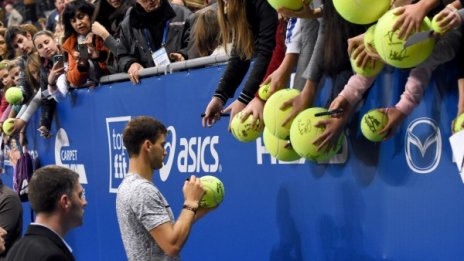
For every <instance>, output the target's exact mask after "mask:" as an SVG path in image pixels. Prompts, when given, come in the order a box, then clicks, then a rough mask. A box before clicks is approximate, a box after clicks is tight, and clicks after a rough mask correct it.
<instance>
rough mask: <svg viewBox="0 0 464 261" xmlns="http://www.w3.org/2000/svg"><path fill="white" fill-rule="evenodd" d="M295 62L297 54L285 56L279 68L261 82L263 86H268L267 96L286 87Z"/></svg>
mask: <svg viewBox="0 0 464 261" xmlns="http://www.w3.org/2000/svg"><path fill="white" fill-rule="evenodd" d="M297 62H298V54H294V53H287V54H286V55H285V58H284V60H283V61H282V63H281V64H280V66H279V67H278V68H277V69H276V70H275V71H274V72H272V73H271V74H270V75H269V76H268V77H267V78H266V80H264V82H263V84H270V87H269V95H272V94H273V93H274V92H276V91H278V90H281V89H284V88H287V87H288V86H286V85H287V84H288V80H289V79H290V74H291V73H292V71H293V69H294V68H295V65H296V63H297Z"/></svg>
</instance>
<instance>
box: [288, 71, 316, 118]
mask: <svg viewBox="0 0 464 261" xmlns="http://www.w3.org/2000/svg"><path fill="white" fill-rule="evenodd" d="M316 87H317V86H316V84H315V83H314V82H313V81H311V80H307V81H306V84H305V86H304V88H303V90H302V91H301V92H300V94H298V96H296V97H295V98H292V99H290V100H288V101H285V102H284V103H283V104H282V107H281V108H280V109H281V110H285V109H286V108H288V107H292V111H291V112H290V114H289V116H288V117H287V118H286V119H285V120H284V122H283V123H282V126H285V125H286V124H287V123H288V122H290V121H291V120H292V119H293V118H295V117H296V116H297V115H298V114H299V113H300V112H302V111H303V110H305V109H306V108H308V107H309V106H310V105H311V104H312V102H313V100H314V95H315V94H316V90H317V88H316Z"/></svg>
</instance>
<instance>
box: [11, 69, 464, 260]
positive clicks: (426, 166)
mask: <svg viewBox="0 0 464 261" xmlns="http://www.w3.org/2000/svg"><path fill="white" fill-rule="evenodd" d="M223 70H224V66H216V67H209V68H203V69H197V70H191V71H188V72H178V73H173V74H168V75H163V76H155V77H151V78H147V79H143V80H142V84H140V85H137V86H133V85H132V84H130V83H128V82H121V83H112V84H108V85H103V86H100V87H98V88H96V89H90V90H78V91H74V92H72V93H71V95H70V96H69V97H68V98H67V99H66V100H65V101H64V102H62V103H60V104H59V106H58V113H57V117H56V119H55V121H54V125H53V130H52V131H53V133H54V134H55V135H54V136H53V137H52V138H51V139H48V140H44V139H42V138H40V137H38V136H37V135H36V131H35V130H36V129H37V128H38V126H37V118H36V119H35V121H34V122H31V124H30V127H29V129H28V132H29V136H30V137H32V136H33V138H30V143H31V144H30V146H29V147H30V148H29V149H31V150H33V151H34V154H36V155H38V159H39V161H40V163H41V164H42V165H45V164H55V163H58V164H62V165H67V166H70V167H72V168H74V169H76V170H78V172H79V173H80V175H81V182H82V183H83V187H84V188H85V195H86V198H87V200H88V202H89V204H88V206H87V208H86V210H85V224H84V225H83V226H82V227H80V228H77V229H75V230H73V231H72V232H70V233H69V235H68V236H67V238H66V240H67V241H68V242H69V243H70V245H71V246H72V248H73V249H74V252H75V255H76V257H77V259H78V260H125V259H126V257H125V253H124V249H123V246H122V241H121V237H120V233H119V228H118V225H117V220H116V213H115V196H116V194H115V193H112V192H113V191H115V189H116V188H117V186H118V184H119V183H120V181H121V177H122V173H123V172H124V171H125V170H126V168H127V163H128V157H127V153H126V152H125V151H124V149H122V147H121V140H120V137H121V133H122V129H123V127H124V126H125V124H126V122H127V121H128V119H129V118H130V117H134V116H136V115H152V116H155V117H156V118H158V119H160V120H161V121H162V122H164V123H165V124H166V125H167V126H171V127H170V129H171V131H172V133H173V134H172V135H171V136H169V137H168V138H167V142H168V143H167V144H168V150H169V152H168V157H167V159H166V164H165V165H166V166H165V167H164V169H162V170H161V172H157V173H156V174H155V178H154V182H155V184H157V186H158V187H159V188H160V189H161V191H162V192H163V193H164V194H165V196H166V197H167V199H168V201H169V202H170V205H171V206H172V208H173V210H174V213H175V215H177V214H178V213H179V211H180V208H181V206H182V202H183V196H182V184H183V181H184V179H185V178H186V177H188V176H189V175H191V174H195V175H200V176H201V175H206V174H212V175H216V176H217V177H219V178H220V179H221V180H222V181H223V182H224V185H225V194H226V195H225V200H224V202H223V203H222V205H221V206H220V207H219V208H218V209H217V210H216V211H214V212H213V213H211V214H210V215H209V216H207V217H205V218H204V219H203V220H201V221H200V222H198V223H197V224H195V226H194V228H193V230H192V232H191V235H190V238H189V240H188V242H187V244H186V245H185V248H184V249H183V251H182V257H183V259H184V260H233V261H236V260H383V259H387V260H461V259H462V256H464V248H463V247H462V246H463V245H464V203H463V202H461V199H463V198H464V184H463V183H462V181H461V179H460V177H459V175H458V171H457V169H456V167H455V165H454V163H452V153H451V149H450V146H449V142H448V137H449V136H450V129H449V126H450V123H451V121H452V119H453V118H454V117H455V114H456V104H457V90H456V81H455V78H454V77H452V76H451V75H450V74H449V73H448V72H447V71H446V69H445V68H439V70H438V72H436V74H435V76H436V78H435V80H434V81H433V82H432V83H431V84H430V86H429V88H428V89H427V91H426V94H425V97H424V100H423V102H422V103H421V105H420V106H419V107H418V108H417V109H416V110H415V111H414V112H413V113H412V114H411V115H410V116H409V117H408V118H407V119H406V121H405V122H404V124H403V126H402V128H401V129H400V130H399V131H398V134H397V135H396V136H395V137H394V138H393V139H391V140H389V141H386V142H383V143H381V144H374V143H370V142H368V141H366V140H365V139H364V138H363V137H362V136H361V134H360V132H359V130H358V124H359V119H360V117H361V116H362V114H356V115H355V116H354V118H353V123H352V124H351V125H350V126H348V128H347V135H348V143H347V144H348V146H347V147H346V150H345V152H344V153H342V154H341V155H338V158H339V159H340V160H338V161H339V162H338V163H342V164H337V162H334V163H330V164H314V163H310V162H304V161H300V162H294V163H292V164H288V163H287V164H286V163H282V162H278V161H276V160H275V159H273V158H271V157H270V156H269V154H267V153H266V151H265V149H264V145H263V143H262V141H261V139H258V140H257V141H256V142H251V143H240V142H238V141H236V140H234V138H233V137H232V135H230V134H229V133H228V132H227V131H226V127H227V122H226V121H225V120H223V121H221V122H220V123H219V124H217V125H215V126H214V127H213V128H209V129H203V128H202V127H201V118H200V114H201V113H202V111H203V110H204V108H205V106H206V105H207V103H208V102H209V100H210V98H211V94H212V93H213V91H214V89H215V87H216V84H217V82H218V80H219V79H220V77H221V75H222V73H223ZM406 78H407V72H406V71H394V72H384V73H383V74H382V75H381V76H380V77H379V79H378V80H377V82H376V83H375V85H374V87H373V88H372V89H371V91H370V92H369V94H368V97H367V100H366V102H365V103H364V104H363V105H362V107H361V108H360V111H361V112H365V111H367V110H369V109H371V108H376V107H385V106H391V105H393V104H394V103H395V102H396V101H397V99H398V97H399V95H400V94H401V91H402V89H403V86H404V82H405V80H406ZM329 90H330V82H326V84H325V85H324V88H323V90H322V93H321V95H320V96H321V97H323V98H321V99H320V100H318V104H325V103H326V101H325V100H324V99H325V98H324V97H327V96H328V92H329ZM419 118H423V119H421V120H419V121H416V120H418V119H419ZM408 127H410V128H409V130H408ZM437 130H439V131H437ZM414 136H415V137H417V138H416V143H414V142H413V137H414ZM429 137H430V139H429V140H431V141H432V142H430V143H429V145H428V146H425V147H424V151H425V154H424V155H422V154H421V153H420V150H419V147H420V146H419V147H418V145H417V144H425V140H426V139H427V138H429ZM417 141H420V142H419V143H417ZM408 158H409V160H408ZM345 161H346V162H345ZM408 162H409V163H408ZM435 163H436V164H435ZM211 172H213V173H211ZM418 172H423V173H422V174H420V173H418ZM427 172H429V173H427ZM5 178H6V179H8V178H11V174H7V175H6V176H5V177H4V179H5ZM26 208H27V205H26ZM25 212H26V213H25V216H28V211H27V210H26V211H25Z"/></svg>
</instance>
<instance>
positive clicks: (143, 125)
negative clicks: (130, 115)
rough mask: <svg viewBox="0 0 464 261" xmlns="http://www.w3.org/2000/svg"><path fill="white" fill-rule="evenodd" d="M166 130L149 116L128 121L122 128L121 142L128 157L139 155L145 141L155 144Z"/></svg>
mask: <svg viewBox="0 0 464 261" xmlns="http://www.w3.org/2000/svg"><path fill="white" fill-rule="evenodd" d="M167 132H168V130H167V129H166V127H165V126H164V125H163V124H162V123H161V122H159V121H158V120H156V119H154V118H152V117H149V116H140V117H137V118H134V119H132V120H130V121H129V123H128V124H127V126H126V127H125V128H124V132H123V134H122V140H123V143H124V146H125V147H126V149H127V153H128V154H129V157H132V156H137V155H139V152H140V148H141V146H142V143H143V142H144V141H145V140H150V141H152V142H155V141H156V140H157V139H158V138H159V136H160V135H161V134H166V133H167Z"/></svg>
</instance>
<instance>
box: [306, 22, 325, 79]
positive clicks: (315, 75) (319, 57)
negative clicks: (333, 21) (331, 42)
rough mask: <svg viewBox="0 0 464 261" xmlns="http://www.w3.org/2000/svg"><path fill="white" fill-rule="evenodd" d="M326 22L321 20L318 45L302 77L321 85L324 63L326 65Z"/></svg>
mask: <svg viewBox="0 0 464 261" xmlns="http://www.w3.org/2000/svg"><path fill="white" fill-rule="evenodd" d="M323 23H324V20H323V19H321V22H320V24H319V30H318V33H317V39H316V44H315V46H314V50H313V54H312V56H311V60H310V61H309V64H308V66H307V67H306V70H305V71H304V72H303V74H302V77H303V78H305V79H306V80H311V81H313V82H315V83H319V81H320V80H321V79H322V76H323V74H324V69H323V67H324V66H323V63H324V43H325V40H324V38H325V37H324V29H323V28H324V24H323Z"/></svg>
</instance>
